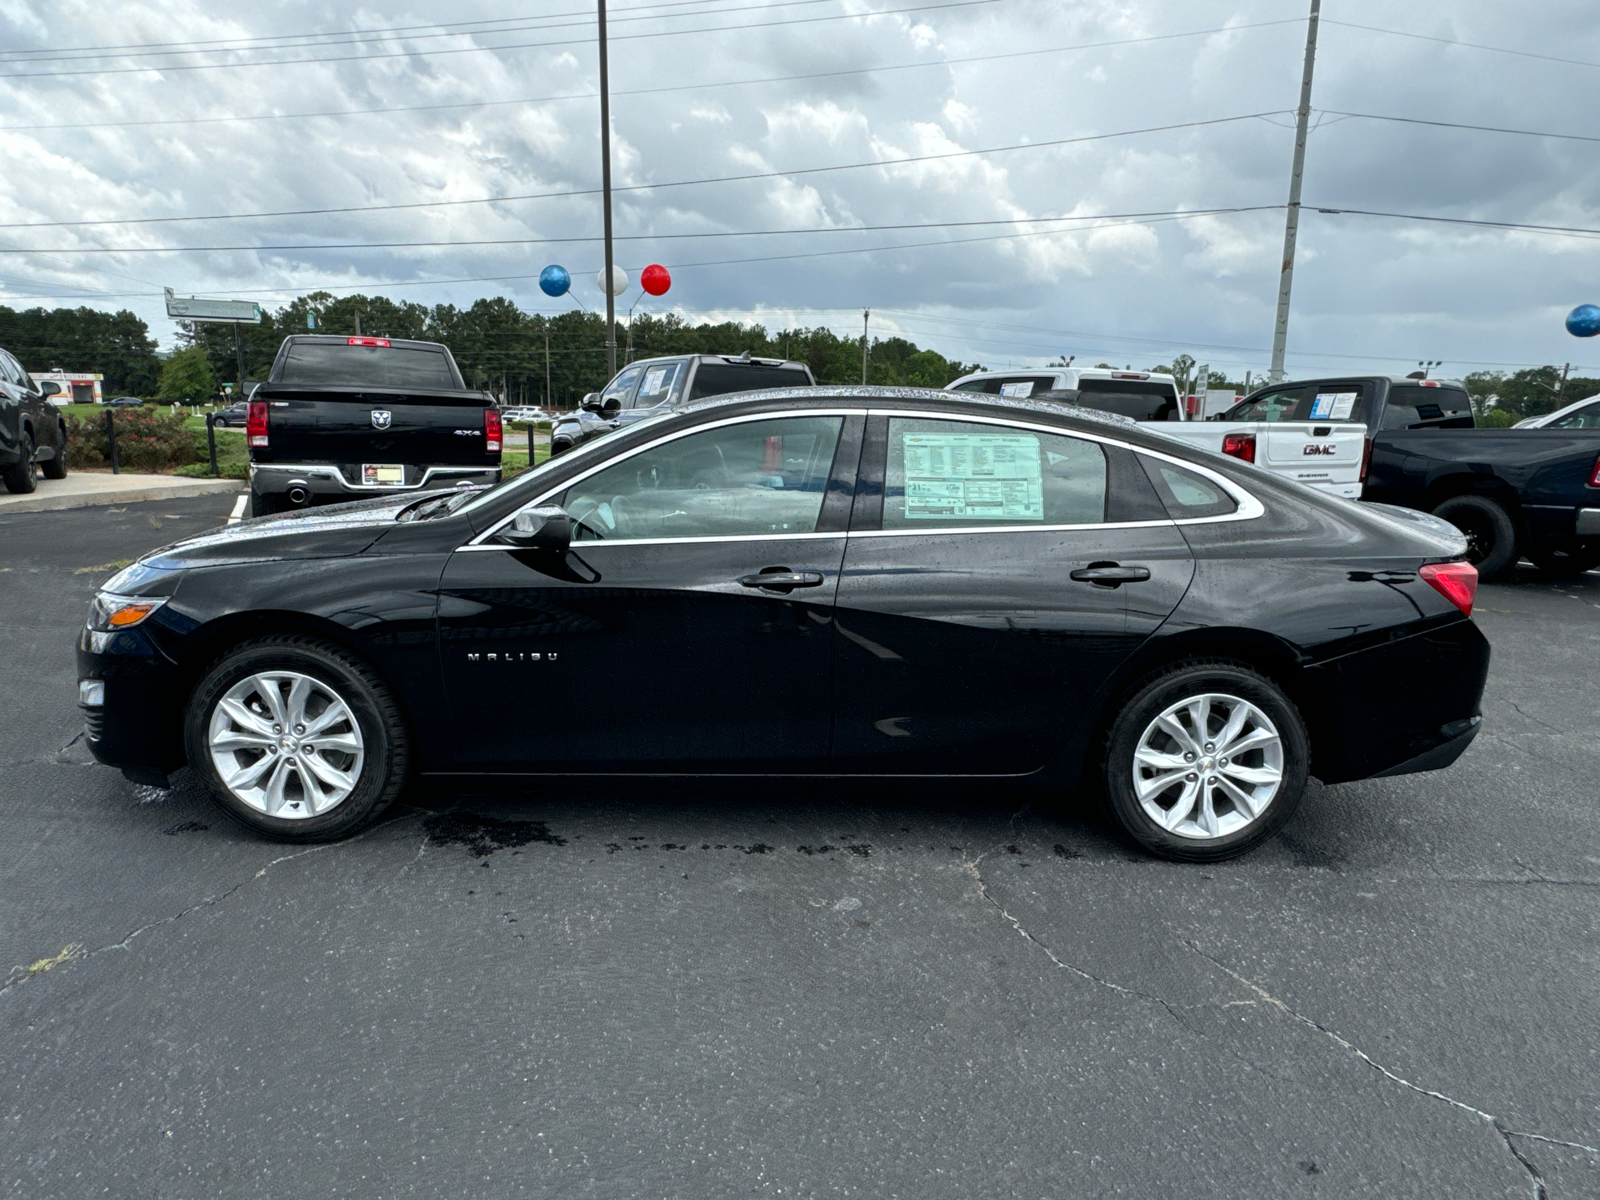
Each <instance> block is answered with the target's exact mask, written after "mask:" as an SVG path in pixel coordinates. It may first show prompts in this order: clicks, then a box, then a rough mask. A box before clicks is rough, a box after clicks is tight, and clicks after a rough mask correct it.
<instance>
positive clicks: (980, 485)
mask: <svg viewBox="0 0 1600 1200" xmlns="http://www.w3.org/2000/svg"><path fill="white" fill-rule="evenodd" d="M1029 386H1031V385H1029ZM900 436H901V445H902V447H903V449H904V454H905V472H906V485H905V486H906V519H907V520H912V521H937V520H948V519H949V518H951V517H957V518H962V517H964V518H967V519H968V520H995V519H1014V520H1019V521H1042V520H1044V491H1043V482H1042V480H1043V471H1042V469H1041V463H1040V455H1039V439H1038V438H1036V437H1031V436H1029V435H1027V434H1006V433H995V434H989V433H983V434H975V433H904V434H901V435H900Z"/></svg>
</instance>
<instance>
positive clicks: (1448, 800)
mask: <svg viewBox="0 0 1600 1200" xmlns="http://www.w3.org/2000/svg"><path fill="white" fill-rule="evenodd" d="M232 502H233V498H232V497H228V496H213V497H205V498H200V499H184V500H171V501H158V502H154V503H147V504H130V505H126V506H123V507H121V508H109V509H108V508H93V509H82V510H77V511H72V512H45V513H31V514H21V515H9V516H3V517H0V546H3V547H4V550H3V552H0V621H3V622H4V628H5V630H6V631H7V637H6V646H7V651H6V666H7V668H8V669H7V671H6V673H5V679H6V684H5V686H4V688H3V689H0V912H3V913H4V914H5V917H6V919H5V920H4V921H0V950H3V955H0V970H3V969H5V968H12V969H11V972H10V974H9V975H8V976H7V977H6V979H5V981H4V984H3V986H0V1021H3V1029H4V1036H3V1037H0V1130H3V1136H0V1195H6V1196H12V1195H15V1196H28V1197H53V1196H73V1197H80V1196H88V1195H100V1194H107V1195H118V1196H135V1195H136V1196H159V1197H167V1196H172V1197H177V1196H195V1195H217V1196H288V1195H330V1196H331V1195H339V1196H362V1197H366V1196H373V1197H378V1196H384V1197H387V1196H412V1195H415V1196H463V1197H465V1196H472V1197H482V1196H499V1197H522V1196H527V1197H534V1196H552V1197H554V1196H561V1197H572V1196H593V1197H625V1196H626V1197H633V1196H684V1197H690V1196H693V1197H723V1196H798V1197H807V1196H869V1197H894V1196H902V1197H919V1198H922V1197H972V1196H1019V1197H1078V1196H1099V1195H1106V1196H1115V1195H1122V1196H1130V1197H1174V1198H1178V1197H1183V1198H1189V1197H1209V1196H1218V1197H1222V1196H1228V1197H1233V1196H1246V1195H1249V1196H1341V1197H1342V1196H1385V1197H1393V1196H1429V1197H1438V1196H1472V1197H1498V1196H1507V1197H1529V1196H1540V1195H1548V1196H1549V1197H1552V1198H1557V1197H1569V1196H1571V1197H1577V1196H1593V1195H1597V1194H1600V1149H1596V1147H1600V948H1597V942H1596V937H1595V931H1596V930H1597V929H1600V791H1597V788H1596V784H1595V781H1596V780H1597V779H1600V703H1597V701H1600V678H1597V675H1596V671H1595V667H1594V664H1595V663H1596V662H1597V661H1600V574H1597V573H1591V574H1589V575H1587V576H1584V577H1583V578H1582V579H1581V580H1580V581H1577V582H1570V583H1566V582H1564V583H1552V582H1550V581H1549V580H1547V579H1544V578H1542V577H1540V576H1539V575H1537V574H1536V573H1534V572H1533V571H1532V570H1531V569H1528V568H1522V569H1521V570H1520V571H1519V573H1518V574H1517V575H1516V576H1515V578H1514V579H1513V580H1512V581H1511V582H1509V583H1505V584H1501V585H1494V586H1486V587H1483V588H1482V589H1481V590H1480V591H1479V594H1478V608H1477V612H1476V617H1477V619H1478V621H1479V623H1480V625H1481V627H1482V628H1483V630H1484V632H1485V634H1486V635H1487V636H1488V638H1489V639H1490V641H1491V642H1492V643H1493V646H1494V662H1493V667H1492V669H1491V675H1490V683H1489V689H1488V693H1487V695H1486V697H1485V709H1484V730H1483V733H1482V735H1481V736H1480V737H1479V738H1478V740H1477V742H1476V743H1475V744H1474V745H1473V746H1472V747H1471V748H1470V749H1469V751H1468V752H1467V754H1466V755H1465V756H1464V757H1463V758H1462V759H1461V761H1460V762H1459V763H1458V764H1457V765H1456V766H1455V767H1453V768H1452V769H1450V770H1448V771H1445V772H1439V773H1433V774H1426V775H1417V776H1410V777H1402V778H1398V779H1389V780H1374V781H1369V782H1365V783H1359V784H1349V785H1344V786H1341V787H1337V788H1322V787H1319V786H1316V785H1313V787H1312V788H1311V791H1310V793H1309V795H1308V796H1307V799H1306V802H1305V804H1304V805H1303V807H1302V809H1301V811H1300V813H1299V815H1298V816H1297V817H1296V819H1295V820H1294V821H1293V822H1292V823H1291V824H1290V825H1289V826H1288V827H1287V828H1286V830H1285V831H1284V832H1283V834H1282V835H1281V836H1280V837H1278V838H1277V839H1276V840H1274V841H1273V842H1270V843H1268V844H1267V845H1266V846H1264V847H1263V848H1262V849H1261V850H1259V851H1258V852H1256V853H1255V854H1254V855H1252V856H1250V857H1248V858H1245V859H1243V860H1240V861H1236V862H1231V863H1226V864H1222V865H1217V866H1188V865H1178V864H1172V863H1163V862H1157V861H1154V860H1151V859H1149V858H1146V857H1144V856H1142V855H1140V854H1137V853H1135V852H1133V851H1132V850H1131V849H1130V848H1129V847H1128V846H1127V845H1125V844H1124V843H1123V842H1121V841H1119V840H1118V839H1117V838H1115V837H1114V836H1113V835H1112V834H1111V832H1110V830H1109V827H1108V826H1107V825H1106V824H1105V823H1103V822H1102V821H1101V820H1100V819H1099V818H1098V817H1097V816H1096V815H1094V813H1093V812H1092V810H1090V809H1088V808H1080V807H1075V806H1066V807H1064V808H1063V807H1059V806H1056V805H1053V804H1052V803H1051V802H1050V799H1049V798H1048V797H1042V796H1040V795H1037V794H1031V793H1028V792H1023V791H1018V790H1016V789H1014V788H1010V787H1004V788H1003V787H999V786H994V787H983V788H964V789H948V788H947V789H938V790H933V789H929V788H927V787H925V786H924V785H921V784H912V783H893V784H887V785H882V786H874V787H872V788H860V787H843V786H841V785H838V784H835V783H829V782H817V783H814V784H803V783H801V784H796V785H794V786H793V787H791V788H788V789H787V790H786V791H784V792H783V793H781V794H778V795H776V796H775V795H774V793H773V792H772V790H771V789H770V788H769V787H765V786H763V787H761V788H754V787H750V788H745V787H742V786H740V785H738V784H723V785H716V786H699V785H675V786H672V787H666V786H661V785H656V784H648V783H639V782H630V783H624V784H613V785H589V786H584V787H581V788H580V787H571V786H566V785H562V786H543V787H540V788H539V789H538V790H536V791H534V792H532V793H529V794H518V795H497V796H468V795H458V794H439V793H434V794H429V793H418V794H417V795H415V796H413V797H411V798H410V800H409V803H407V804H404V805H402V806H401V807H399V808H397V809H396V810H394V811H393V812H392V813H391V815H390V816H389V818H388V819H387V820H385V821H384V822H383V823H382V824H381V825H379V826H378V827H377V828H375V829H373V830H371V831H369V832H367V833H365V834H363V835H360V836H357V837H355V838H352V839H351V840H349V841H347V842H344V843H341V844H337V845H329V846H313V847H294V846H281V845H273V844H269V843H265V842H262V841H260V840H257V839H255V838H253V837H251V836H249V835H246V834H244V833H241V832H239V831H237V830H236V829H234V828H233V827H231V826H230V825H229V824H228V823H227V822H226V821H225V820H224V819H222V818H221V817H219V816H218V815H216V814H215V813H214V812H213V811H212V809H211V808H210V807H209V805H208V804H207V803H206V802H205V800H204V798H203V797H202V796H201V794H200V793H199V791H198V789H197V787H196V785H195V784H194V783H192V782H190V781H188V780H187V779H186V778H180V780H179V781H178V786H176V787H175V788H174V789H173V790H172V791H170V792H157V791H154V790H152V789H147V788H138V787H134V786H132V785H130V784H128V783H126V782H125V781H124V780H123V779H122V778H121V776H120V775H118V774H117V773H116V772H114V771H112V770H110V769H107V768H102V767H99V766H96V765H94V764H92V763H91V762H90V760H89V758H88V755H87V754H86V753H85V752H84V750H83V747H82V744H81V741H78V740H76V737H77V734H78V730H79V726H80V718H79V714H78V711H77V709H76V707H75V699H76V671H75V668H74V663H73V657H72V647H73V643H74V640H75V637H76V633H77V630H78V628H79V626H80V625H81V622H82V619H83V614H84V610H85V606H86V604H87V601H88V599H89V597H90V595H91V593H92V591H93V589H94V587H95V585H96V584H97V583H99V582H100V581H101V580H103V579H104V578H105V577H106V576H108V575H109V574H110V573H111V572H112V571H113V570H115V569H116V567H117V566H118V565H119V564H121V563H122V562H124V561H126V560H128V559H131V558H132V557H134V556H136V555H138V554H140V553H142V552H144V551H146V550H148V549H150V548H153V547H155V546H158V545H161V544H164V543H166V542H169V541H171V540H173V539H175V538H177V537H179V536H182V535H184V534H186V533H190V532H195V531H198V530H200V529H203V528H206V527H209V526H211V525H214V524H218V523H220V522H221V521H223V520H225V519H226V517H227V514H228V511H229V509H230V508H231V506H232ZM623 682H625V681H619V685H620V684H622V683H623ZM619 690H625V689H620V688H619ZM549 713H550V717H551V719H552V720H583V719H596V720H600V719H605V715H604V714H582V713H573V712H570V711H568V710H567V708H566V706H565V705H564V704H563V702H562V698H561V697H560V696H558V695H553V696H551V697H550V698H549ZM484 736H516V731H515V730H513V729H504V730H485V731H484Z"/></svg>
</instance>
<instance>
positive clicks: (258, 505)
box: [250, 492, 293, 517]
mask: <svg viewBox="0 0 1600 1200" xmlns="http://www.w3.org/2000/svg"><path fill="white" fill-rule="evenodd" d="M292 507H293V505H291V504H290V503H289V497H287V496H263V495H262V494H261V493H260V492H251V493H250V515H251V516H252V517H270V516H272V515H273V514H275V513H281V512H288V511H289V509H290V508H292Z"/></svg>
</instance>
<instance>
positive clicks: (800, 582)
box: [739, 571, 1148, 591]
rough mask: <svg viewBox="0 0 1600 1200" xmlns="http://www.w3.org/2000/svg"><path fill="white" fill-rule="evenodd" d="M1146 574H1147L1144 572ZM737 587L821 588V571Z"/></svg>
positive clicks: (745, 579)
mask: <svg viewBox="0 0 1600 1200" xmlns="http://www.w3.org/2000/svg"><path fill="white" fill-rule="evenodd" d="M1146 574H1148V572H1146ZM739 586H741V587H747V588H772V589H774V590H776V589H779V588H781V589H783V590H784V591H788V590H789V589H790V588H802V587H821V586H822V572H821V571H767V572H766V573H764V574H761V575H741V576H739Z"/></svg>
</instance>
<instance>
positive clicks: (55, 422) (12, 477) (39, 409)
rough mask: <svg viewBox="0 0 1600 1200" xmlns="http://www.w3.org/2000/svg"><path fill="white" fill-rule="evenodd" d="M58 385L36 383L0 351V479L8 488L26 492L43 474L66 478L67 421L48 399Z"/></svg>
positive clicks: (58, 392) (47, 477) (49, 382)
mask: <svg viewBox="0 0 1600 1200" xmlns="http://www.w3.org/2000/svg"><path fill="white" fill-rule="evenodd" d="M60 392H61V385H60V384H58V383H55V382H53V381H51V380H48V379H47V380H45V381H44V382H43V383H38V382H36V381H35V380H33V379H32V378H31V377H30V376H29V375H28V372H27V371H25V370H23V367H22V364H21V363H19V362H18V361H17V360H16V359H15V358H14V357H13V356H12V355H11V354H9V353H7V352H6V351H4V350H0V482H3V483H4V484H5V485H6V491H8V492H14V493H15V492H22V493H26V492H31V491H33V490H34V489H35V488H36V487H38V485H39V475H40V473H41V472H42V473H43V474H44V477H45V478H46V479H65V478H66V477H67V422H66V418H65V417H63V416H62V415H61V410H60V409H59V408H57V407H56V406H55V405H54V404H52V403H51V401H50V398H51V397H52V396H56V395H59V394H60Z"/></svg>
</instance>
